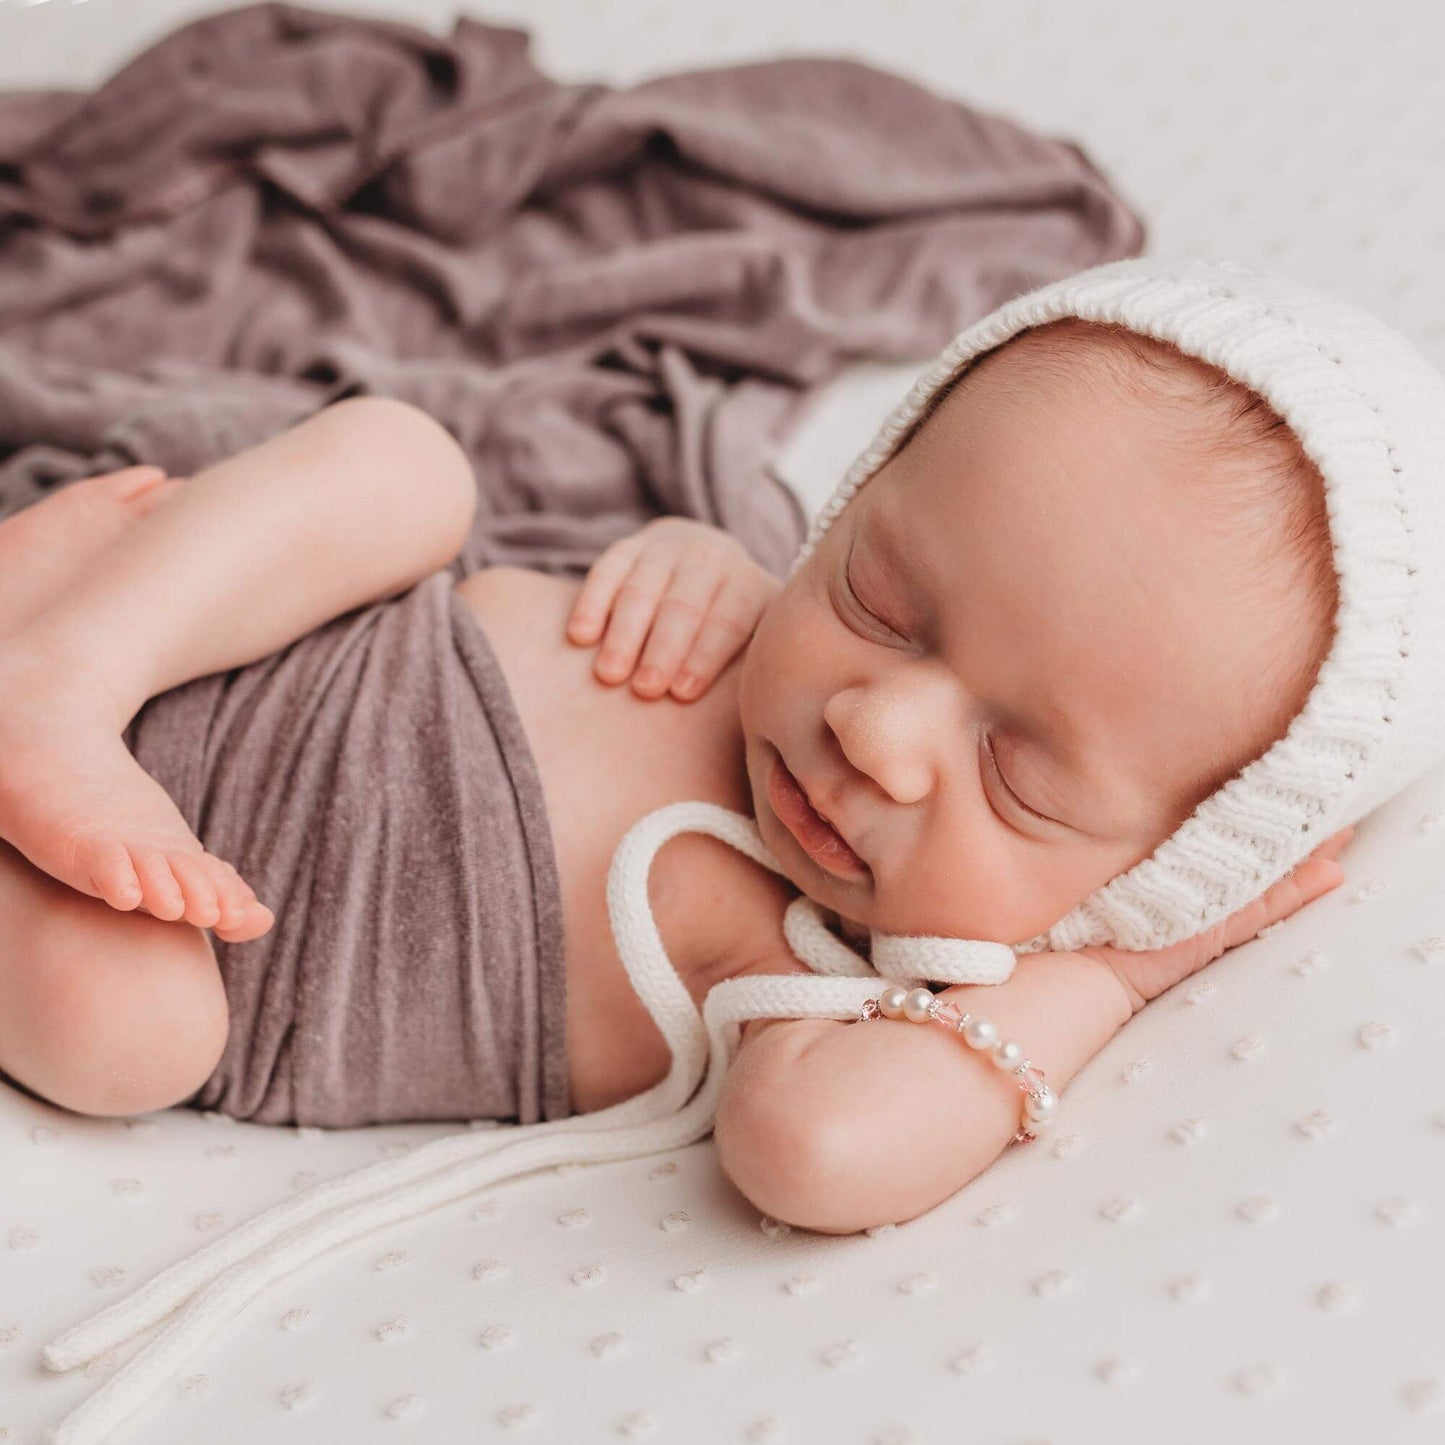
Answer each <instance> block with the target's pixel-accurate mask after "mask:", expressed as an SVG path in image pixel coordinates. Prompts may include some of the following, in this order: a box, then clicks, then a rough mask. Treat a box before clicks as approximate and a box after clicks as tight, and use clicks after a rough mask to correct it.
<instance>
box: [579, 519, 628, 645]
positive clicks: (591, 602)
mask: <svg viewBox="0 0 1445 1445" xmlns="http://www.w3.org/2000/svg"><path fill="white" fill-rule="evenodd" d="M640 550H641V543H640V542H639V541H638V540H637V537H636V536H635V535H634V536H632V537H624V538H623V539H622V540H621V541H620V542H614V543H613V544H612V545H611V546H610V547H609V548H607V550H606V551H605V552H603V553H602V555H601V556H600V557H598V559H597V560H596V561H595V562H594V563H593V564H592V566H591V567H590V568H589V569H588V572H587V580H586V581H585V582H583V584H582V590H581V591H580V592H578V594H577V600H576V601H575V602H574V603H573V604H572V615H571V616H570V617H569V618H568V620H567V636H568V637H569V638H571V640H572V641H573V642H575V643H577V644H578V645H579V646H581V647H590V646H591V645H592V644H593V643H594V642H596V641H597V639H598V638H599V637H601V636H602V629H603V627H604V625H605V624H606V622H607V615H608V613H609V612H611V610H612V599H613V598H614V597H616V596H617V589H618V588H619V587H621V585H622V582H623V579H624V578H625V577H626V576H627V574H628V573H629V572H630V571H632V564H633V563H634V562H635V561H636V560H637V554H638V552H639V551H640Z"/></svg>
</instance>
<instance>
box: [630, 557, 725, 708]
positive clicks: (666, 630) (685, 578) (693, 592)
mask: <svg viewBox="0 0 1445 1445" xmlns="http://www.w3.org/2000/svg"><path fill="white" fill-rule="evenodd" d="M722 581H723V579H722V578H721V577H719V576H718V574H717V572H716V571H714V570H713V569H711V568H709V567H702V566H694V567H688V566H686V565H684V566H681V567H679V568H678V570H677V574H676V576H674V577H673V579H672V585H671V586H670V587H669V588H668V591H667V596H665V597H664V598H663V599H662V602H661V604H660V605H659V606H658V609H657V617H656V619H655V620H654V622H653V624H652V632H651V633H650V634H649V636H648V639H647V648H646V651H644V652H643V654H642V662H641V666H640V667H639V668H638V672H637V677H636V679H635V681H634V683H633V686H634V687H635V689H636V690H637V691H638V692H639V693H641V694H643V695H645V696H648V697H661V696H662V694H663V693H665V692H666V691H667V690H668V688H669V687H670V686H672V683H673V679H674V677H675V676H676V675H677V669H678V666H679V664H680V663H681V662H682V660H683V658H685V657H688V656H690V655H691V653H692V652H693V651H695V650H696V645H697V638H698V635H699V634H700V633H701V632H702V631H703V630H704V629H705V628H706V626H707V623H708V613H709V611H710V609H711V608H712V607H713V605H714V598H715V596H716V595H717V592H718V588H719V585H720V584H721V583H722Z"/></svg>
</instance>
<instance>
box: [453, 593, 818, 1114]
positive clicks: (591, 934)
mask: <svg viewBox="0 0 1445 1445" xmlns="http://www.w3.org/2000/svg"><path fill="white" fill-rule="evenodd" d="M581 585H582V584H581V582H580V581H572V580H569V579H565V578H558V577H552V576H549V575H547V574H545V573H541V572H533V571H530V570H527V569H525V568H519V567H490V568H487V569H485V570H484V571H481V572H477V573H474V574H473V575H472V576H470V577H468V578H467V579H466V580H465V581H463V582H462V583H461V584H459V586H458V588H457V592H458V594H459V596H460V597H461V598H462V600H463V601H464V602H465V603H466V604H467V606H468V608H469V610H470V611H471V613H472V615H473V616H474V617H475V618H476V619H477V621H478V622H479V624H480V625H481V628H482V630H483V632H484V633H485V634H486V637H487V640H488V641H489V642H490V643H491V646H492V650H493V652H494V653H495V654H496V657H497V660H498V661H499V662H500V664H501V667H502V671H503V673H504V675H505V677H506V679H507V684H508V687H509V688H510V690H511V693H512V697H513V700H514V702H515V703H516V708H517V712H518V715H519V716H520V718H521V720H522V725H523V727H524V729H525V731H526V734H527V739H528V741H529V743H530V745H531V751H532V754H533V757H534V758H535V760H536V763H537V770H538V773H539V774H540V776H541V779H542V788H543V792H544V793H545V795H546V802H547V812H548V817H549V819H550V820H551V824H552V835H553V841H554V846H555V850H556V855H557V868H558V873H559V875H560V881H561V892H562V902H563V918H564V936H565V952H566V978H567V1052H568V1064H569V1070H570V1076H571V1083H572V1105H573V1109H574V1110H575V1111H576V1112H578V1113H591V1112H593V1111H595V1110H597V1109H601V1108H605V1107H607V1106H608V1105H610V1104H613V1103H616V1102H617V1101H619V1100H621V1099H626V1098H630V1097H632V1096H633V1095H635V1094H637V1093H640V1092H642V1091H643V1090H644V1089H647V1088H650V1087H651V1086H652V1085H653V1084H655V1083H657V1082H658V1081H659V1080H660V1079H662V1078H663V1077H664V1076H665V1075H666V1073H667V1069H668V1067H669V1065H670V1062H671V1056H670V1053H669V1051H668V1048H667V1045H666V1042H665V1041H664V1040H663V1038H662V1035H661V1034H660V1033H659V1032H658V1030H657V1027H656V1025H655V1024H654V1023H653V1021H652V1017H651V1015H650V1014H649V1013H648V1012H647V1010H646V1008H645V1007H644V1006H643V1005H642V1002H641V1000H640V999H639V998H638V997H637V994H636V991H635V990H634V989H633V987H632V984H631V981H630V980H629V978H628V976H627V970H626V968H625V967H624V965H623V963H622V960H621V958H620V957H619V955H618V953H617V948H616V944H615V940H614V938H613V935H612V929H611V923H610V920H609V918H608V913H607V896H606V889H607V871H608V867H609V865H610V864H611V861H612V855H613V853H614V852H615V851H616V848H617V845H618V843H619V842H621V840H622V838H623V836H624V834H626V832H627V830H628V829H629V828H630V827H631V826H632V825H633V824H634V823H636V822H637V820H638V819H639V818H642V817H643V816H645V815H646V814H648V813H650V812H652V811H654V810H655V809H657V808H661V807H664V806H666V805H667V804H669V803H676V802H682V801H685V800H689V799H694V800H701V801H704V802H712V803H717V804H719V805H721V806H722V807H725V808H729V809H731V810H733V811H734V812H738V813H743V814H746V815H748V816H752V798H751V793H750V789H749V786H748V779H747V773H746V770H745V767H744V762H743V739H742V733H741V730H740V728H739V725H738V703H737V691H738V677H739V672H740V668H739V662H740V659H735V660H734V662H733V664H732V665H731V666H729V667H728V668H727V669H726V670H725V671H724V672H723V674H722V675H721V676H720V677H719V678H718V679H717V681H716V682H714V684H713V685H712V687H711V688H710V689H709V691H708V692H707V693H706V694H705V695H704V696H703V697H701V698H699V699H697V700H696V701H694V702H690V703H679V702H676V701H675V700H673V699H672V698H670V697H663V698H660V699H655V700H643V699H641V698H639V697H637V696H636V694H635V693H633V691H632V689H631V688H630V686H628V685H626V684H624V685H621V686H617V687H608V686H606V685H605V684H603V683H601V682H599V681H598V680H597V677H596V675H595V673H594V672H593V664H594V663H595V661H596V649H595V648H582V647H578V646H576V645H574V644H573V643H571V642H569V641H568V640H567V637H566V625H567V619H568V616H569V614H570V612H571V609H572V605H573V603H574V601H575V600H576V597H577V594H578V592H579V591H580V589H581ZM648 891H649V898H650V901H651V903H652V907H653V910H654V915H655V917H656V920H657V926H658V930H659V932H660V933H661V935H662V940H663V944H664V946H665V947H666V948H667V950H668V954H669V956H670V957H671V959H672V961H673V964H674V965H675V966H676V968H677V970H678V972H679V974H681V975H682V977H683V980H684V982H685V983H686V984H687V986H688V989H689V992H690V993H691V994H692V997H693V999H694V1001H695V1002H696V1003H697V1005H698V1007H699V1008H701V1006H702V1001H703V999H704V998H705V997H706V995H707V991H708V989H709V988H710V987H711V986H712V984H713V983H715V982H716V981H717V980H718V979H720V978H725V977H731V976H733V975H735V974H736V973H739V972H741V971H743V969H745V968H746V967H748V966H749V965H750V964H751V963H752V962H754V958H753V955H754V954H755V953H757V952H758V951H759V950H761V949H763V948H765V947H766V945H767V942H768V940H772V939H777V938H780V937H781V918H782V913H783V910H784V909H785V908H786V906H787V904H788V903H789V901H791V899H792V898H794V897H796V896H797V895H796V890H795V889H793V887H792V886H791V884H789V883H788V882H787V881H786V880H785V879H783V878H780V877H778V876H777V875H776V874H773V873H770V872H769V871H768V870H766V869H763V868H761V867H759V866H758V865H757V864H756V863H754V862H752V861H751V860H750V859H748V858H746V857H745V856H744V855H743V854H741V853H739V852H738V851H737V850H736V849H735V848H733V847H731V846H730V845H729V844H726V843H723V842H720V841H718V840H717V839H714V838H711V837H709V836H708V835H706V834H701V833H684V834H681V835H680V836H678V837H676V838H674V839H671V840H670V841H669V842H668V843H667V844H665V845H664V846H663V848H662V849H661V850H660V851H659V853H658V854H657V857H656V859H655V861H654V863H653V866H652V872H651V874H650V877H649V890H648Z"/></svg>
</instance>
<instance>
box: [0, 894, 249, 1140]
mask: <svg viewBox="0 0 1445 1445" xmlns="http://www.w3.org/2000/svg"><path fill="white" fill-rule="evenodd" d="M84 901H85V902H93V901H94V900H89V899H86V900H84ZM102 906H103V905H102ZM114 918H115V920H116V921H117V922H120V921H122V920H123V921H124V922H125V923H127V924H130V925H132V927H131V930H130V936H129V937H125V938H122V937H121V936H120V933H119V930H111V936H110V937H109V938H108V939H105V940H103V941H102V940H98V939H90V940H88V939H86V938H85V936H84V932H82V931H75V932H71V933H69V934H67V935H65V936H63V937H59V938H56V937H54V936H52V938H51V940H50V943H49V950H50V952H49V956H48V957H37V958H36V959H35V964H36V967H35V969H34V972H33V974H32V980H31V982H32V987H31V989H30V997H29V999H28V1001H27V1002H28V1006H27V1008H26V1009H25V1012H24V1016H23V1023H22V1026H21V1028H20V1029H19V1031H18V1033H17V1035H16V1036H15V1037H13V1038H12V1039H11V1040H10V1048H9V1049H8V1051H7V1052H8V1053H11V1054H13V1055H14V1057H7V1059H6V1061H5V1062H6V1067H7V1068H8V1069H9V1071H10V1072H11V1073H13V1074H14V1075H15V1076H16V1077H17V1078H19V1079H21V1080H22V1081H23V1082H25V1083H26V1084H27V1085H28V1086H29V1087H31V1088H33V1089H35V1090H36V1091H37V1092H39V1093H41V1094H43V1095H44V1096H45V1097H46V1098H48V1099H50V1100H51V1101H52V1102H54V1103H56V1104H59V1105H60V1106H61V1107H62V1108H66V1109H71V1110H73V1111H75V1112H76V1113H80V1114H94V1115H103V1116H126V1115H132V1114H144V1113H149V1112H151V1111H152V1110H157V1109H166V1108H169V1107H171V1106H172V1105H174V1104H179V1103H181V1102H182V1101H183V1100H185V1099H187V1098H189V1097H190V1096H191V1095H192V1094H194V1093H195V1092H196V1090H197V1089H199V1088H200V1086H201V1085H202V1084H203V1083H205V1081H206V1080H207V1079H208V1078H209V1077H210V1075H211V1073H212V1071H213V1070H214V1069H215V1067H216V1065H217V1063H219V1061H220V1059H221V1055H222V1053H223V1052H224V1050H225V1046H226V1037H227V1034H228V1032H229V1028H230V1010H229V1008H228V1006H227V1003H226V993H225V985H224V984H223V982H222V980H221V977H220V973H219V971H218V969H217V968H216V963H215V957H214V954H213V953H212V951H211V948H210V944H209V943H208V942H207V940H206V937H205V935H204V934H203V933H202V932H201V931H200V930H199V929H197V928H194V927H192V926H191V925H190V924H187V923H163V922H161V921H160V920H158V919H153V918H150V917H149V916H147V915H135V914H131V915H126V914H118V915H114ZM36 942H37V946H39V947H44V946H45V945H44V944H43V943H42V942H41V941H40V940H36ZM97 944H98V945H99V946H97Z"/></svg>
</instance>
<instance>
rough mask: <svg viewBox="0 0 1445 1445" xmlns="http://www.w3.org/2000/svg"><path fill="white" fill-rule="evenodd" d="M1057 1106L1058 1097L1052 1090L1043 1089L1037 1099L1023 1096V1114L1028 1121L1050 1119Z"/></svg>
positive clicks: (1031, 1096) (1026, 1095)
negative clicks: (1026, 1116)
mask: <svg viewBox="0 0 1445 1445" xmlns="http://www.w3.org/2000/svg"><path fill="white" fill-rule="evenodd" d="M1058 1106H1059V1096H1058V1095H1057V1094H1055V1093H1054V1092H1053V1090H1052V1089H1045V1090H1044V1091H1043V1093H1041V1094H1040V1095H1039V1096H1038V1098H1034V1097H1033V1095H1031V1094H1025V1095H1024V1112H1025V1113H1026V1114H1027V1115H1028V1116H1029V1118H1030V1119H1045V1120H1047V1119H1052V1118H1053V1116H1054V1111H1055V1110H1056V1109H1057V1108H1058Z"/></svg>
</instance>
